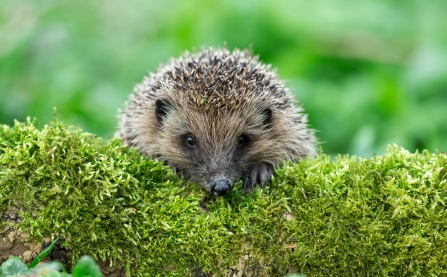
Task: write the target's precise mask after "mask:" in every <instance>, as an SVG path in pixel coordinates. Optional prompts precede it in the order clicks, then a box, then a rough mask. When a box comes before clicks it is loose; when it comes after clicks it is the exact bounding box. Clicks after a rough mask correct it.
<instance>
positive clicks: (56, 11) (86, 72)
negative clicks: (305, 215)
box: [0, 0, 447, 157]
mask: <svg viewBox="0 0 447 277" xmlns="http://www.w3.org/2000/svg"><path fill="white" fill-rule="evenodd" d="M43 2H44V3H43ZM446 10H447V4H446V1H445V0H430V1H419V0H406V1H393V0H381V1H376V0H364V1H352V0H318V1H308V0H296V1H290V0H278V1H265V0H245V1H217V0H210V1H195V0H184V1H177V0H165V1H146V0H129V1H120V0H96V1H60V0H45V1H36V0H9V1H8V0H6V1H2V4H1V8H0V34H2V35H1V36H0V41H1V47H0V123H3V124H8V125H12V124H13V120H14V119H16V118H20V119H22V120H25V118H26V116H28V115H31V116H32V117H37V118H39V120H42V122H48V121H49V120H50V119H51V117H52V113H51V108H52V107H54V106H56V107H58V108H59V110H60V112H59V116H60V118H61V119H62V120H63V121H64V122H66V123H68V124H72V125H76V126H77V125H79V126H81V127H82V128H83V129H84V130H87V131H89V132H92V133H94V134H97V135H99V136H102V137H103V138H107V137H110V136H112V135H113V133H114V132H115V130H116V126H117V122H116V117H115V115H116V113H117V109H118V108H121V109H122V108H123V107H124V101H125V100H126V99H128V94H129V93H130V92H131V91H132V88H133V86H134V85H135V84H136V83H138V82H140V81H141V80H142V78H143V76H145V75H147V74H148V71H154V70H156V68H157V66H158V65H159V64H160V63H165V62H167V61H168V60H169V58H170V57H172V56H178V55H179V54H180V53H182V52H184V51H185V50H189V51H191V50H193V49H194V48H198V47H200V46H202V45H211V46H222V45H223V44H224V42H227V44H228V47H229V48H230V49H232V48H234V47H239V48H246V47H248V46H250V45H252V47H253V52H254V53H255V54H258V55H260V58H261V60H263V61H265V62H267V63H270V64H272V65H273V67H275V68H277V69H278V73H279V75H280V76H281V77H282V78H283V79H285V80H288V84H289V85H290V87H291V88H292V91H293V92H294V93H295V94H296V96H297V99H298V100H299V102H300V103H299V104H303V105H304V108H305V109H306V112H308V113H309V119H310V123H311V124H312V126H313V127H314V128H315V129H317V130H319V131H320V132H319V133H318V137H319V138H320V141H322V142H323V143H324V144H323V145H324V149H325V153H329V154H331V155H333V154H337V153H350V154H355V155H358V156H364V157H372V156H373V154H374V153H377V154H383V153H384V151H385V149H386V145H387V144H391V143H397V144H399V145H401V146H403V147H405V148H406V149H409V150H410V151H415V150H416V149H419V150H422V149H428V150H430V151H432V152H433V151H435V150H436V149H447V140H446V139H445V138H446V137H447V124H445V118H446V108H445V107H447V97H446V90H445V88H446V87H447V32H446V30H445V28H443V27H444V26H447V16H445V11H446ZM204 103H206V101H205V100H204Z"/></svg>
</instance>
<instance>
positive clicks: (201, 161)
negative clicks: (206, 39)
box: [118, 49, 316, 195]
mask: <svg viewBox="0 0 447 277" xmlns="http://www.w3.org/2000/svg"><path fill="white" fill-rule="evenodd" d="M294 102H295V101H294V100H293V97H292V96H291V95H290V94H289V92H288V90H287V89H286V88H285V87H284V84H283V82H281V81H280V80H279V79H278V77H277V75H276V74H275V72H274V71H273V70H271V69H270V67H269V66H266V65H264V64H262V63H260V62H259V61H258V60H257V58H256V57H252V56H251V55H250V53H248V52H246V51H239V50H235V51H233V52H232V53H230V52H229V51H228V50H227V49H217V50H216V49H204V50H202V51H201V52H199V53H197V54H186V55H185V56H183V57H181V58H179V59H173V60H171V62H170V63H169V64H168V65H166V66H164V67H161V68H160V69H159V70H158V72H157V73H156V74H151V75H150V77H148V78H145V79H144V81H143V82H142V83H141V84H139V85H137V86H136V87H135V90H134V93H133V95H132V96H131V99H130V103H128V105H127V108H126V110H125V111H124V112H123V113H122V114H121V115H120V130H119V132H118V135H119V136H120V137H122V138H123V139H124V141H125V142H126V143H127V144H128V145H130V146H135V147H137V148H139V149H140V150H141V151H142V152H144V153H145V154H147V155H148V156H149V157H151V158H156V159H159V160H163V161H166V162H167V164H169V165H170V166H171V167H173V168H174V170H177V171H181V172H182V173H183V174H185V175H186V176H189V177H191V178H192V179H193V180H194V181H196V182H199V183H200V184H201V186H202V187H203V188H204V189H206V190H207V191H211V192H212V193H213V194H214V195H224V194H227V193H228V192H229V191H230V189H231V188H232V186H233V183H234V181H235V180H237V179H238V178H239V177H242V178H243V180H244V189H245V190H250V191H251V190H252V189H253V187H254V185H256V184H257V183H260V184H261V185H262V186H264V184H265V183H266V182H268V181H270V179H271V175H272V173H273V167H274V166H277V165H278V164H279V163H280V162H282V161H284V160H293V161H297V160H299V159H300V158H302V157H305V156H309V155H310V156H312V155H314V154H315V151H316V150H315V138H314V135H313V131H312V130H309V129H307V125H306V122H307V118H306V116H305V115H303V114H302V113H300V112H301V111H302V109H301V108H299V107H296V106H295V105H294Z"/></svg>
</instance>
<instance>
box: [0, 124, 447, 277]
mask: <svg viewBox="0 0 447 277" xmlns="http://www.w3.org/2000/svg"><path fill="white" fill-rule="evenodd" d="M55 238H61V239H63V242H62V244H61V245H60V246H59V250H57V251H56V252H57V253H56V254H53V256H51V258H52V259H59V260H61V259H65V261H63V262H65V263H66V264H68V265H69V264H70V263H71V262H72V261H74V260H77V259H78V258H79V257H80V256H82V255H84V254H89V255H91V256H93V257H94V258H95V259H96V260H97V261H99V262H100V264H101V267H102V270H103V271H104V272H105V275H106V276H125V275H127V276H194V275H200V276H242V274H245V275H244V276H285V275H286V274H288V273H291V272H300V273H303V274H305V275H308V276H312V277H313V276H375V275H377V276H447V156H446V155H445V154H444V153H440V152H437V153H429V152H428V151H423V152H422V153H410V152H409V151H406V150H404V149H401V148H399V147H397V146H395V145H394V146H390V147H389V148H388V150H387V152H386V153H385V154H384V155H381V156H375V157H373V158H371V159H362V158H357V157H352V156H339V157H336V158H335V159H334V160H331V159H330V158H329V157H328V156H326V155H324V154H321V155H319V156H318V157H316V158H315V159H313V160H302V161H301V162H299V163H296V164H292V163H285V164H284V165H283V166H282V167H281V168H279V169H277V171H276V173H275V176H274V179H273V181H272V184H271V185H270V186H268V187H267V188H266V189H265V190H264V191H261V190H260V189H257V190H255V191H254V193H253V194H252V195H250V194H242V193H241V184H240V183H239V184H236V187H235V189H233V191H232V192H231V193H230V195H229V196H228V197H220V198H213V197H210V196H209V195H208V194H207V193H206V192H204V191H202V190H200V189H199V187H198V186H197V185H195V184H192V183H188V182H186V181H183V180H181V179H179V178H178V177H177V176H175V175H174V174H173V172H172V171H171V170H170V169H169V168H168V167H167V166H165V165H163V164H162V163H159V162H156V161H152V160H149V159H146V158H145V157H143V156H142V155H140V154H138V153H136V151H135V150H132V149H127V148H126V147H124V146H123V145H122V142H121V141H120V140H118V139H109V140H103V139H101V138H97V137H95V136H94V135H92V134H88V133H83V132H82V131H80V130H78V129H75V128H71V127H66V126H64V125H63V124H61V123H60V122H58V121H57V120H56V121H54V122H52V123H51V124H49V125H46V126H44V127H42V128H36V127H35V126H34V123H33V122H32V121H30V120H29V119H28V120H27V122H24V123H19V122H16V124H15V125H14V126H12V127H10V126H5V125H4V126H1V127H0V264H1V263H2V262H3V261H4V260H6V259H7V258H8V257H9V256H10V255H15V256H22V258H23V259H24V260H25V261H30V259H32V258H33V257H34V256H35V255H37V253H38V252H39V251H40V250H41V249H42V245H43V244H44V243H46V242H49V241H50V240H54V239H55Z"/></svg>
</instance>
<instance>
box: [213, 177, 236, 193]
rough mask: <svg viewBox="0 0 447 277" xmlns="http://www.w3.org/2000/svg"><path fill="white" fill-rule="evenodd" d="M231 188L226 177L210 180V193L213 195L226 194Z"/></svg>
mask: <svg viewBox="0 0 447 277" xmlns="http://www.w3.org/2000/svg"><path fill="white" fill-rule="evenodd" d="M230 190H231V182H230V180H228V179H221V180H214V181H212V182H211V193H212V194H214V195H215V196H224V195H227V194H228V193H229V192H230Z"/></svg>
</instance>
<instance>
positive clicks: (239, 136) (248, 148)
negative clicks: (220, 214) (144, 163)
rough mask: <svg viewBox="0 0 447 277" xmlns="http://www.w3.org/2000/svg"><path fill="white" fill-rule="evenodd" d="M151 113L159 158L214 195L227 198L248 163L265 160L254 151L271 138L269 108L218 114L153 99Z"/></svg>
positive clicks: (257, 151)
mask: <svg viewBox="0 0 447 277" xmlns="http://www.w3.org/2000/svg"><path fill="white" fill-rule="evenodd" d="M264 105H265V104H264ZM155 115H156V118H157V121H158V122H159V132H160V133H159V136H157V137H158V139H159V141H158V142H157V144H158V145H160V146H161V147H163V149H162V148H161V147H160V149H158V151H157V152H158V156H159V158H160V159H162V160H165V161H166V162H167V163H168V164H169V165H170V166H171V167H173V168H174V169H175V170H179V171H181V172H182V173H184V174H186V175H187V176H189V177H191V179H192V180H193V181H196V182H198V183H200V185H201V186H202V187H203V188H204V189H205V190H207V191H209V192H211V193H212V194H214V195H216V196H218V195H226V194H228V193H229V191H230V190H231V188H232V187H233V184H234V182H235V181H236V180H237V179H238V178H240V177H241V176H243V175H244V174H245V173H246V172H248V170H249V169H250V168H251V167H252V166H253V165H255V164H256V163H258V162H259V161H260V160H261V161H263V160H268V157H261V156H262V153H260V151H259V149H260V146H262V145H264V148H265V141H268V140H269V139H270V132H269V130H270V125H271V122H272V110H271V109H270V108H267V107H265V106H261V105H260V106H259V107H257V108H255V109H254V110H251V111H250V110H238V111H233V112H229V111H224V110H220V111H219V112H218V111H217V110H212V109H207V110H200V109H197V108H194V107H190V106H188V104H187V103H178V102H176V103H174V102H173V101H169V100H166V99H158V100H157V101H156V102H155ZM166 146H168V147H166Z"/></svg>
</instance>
